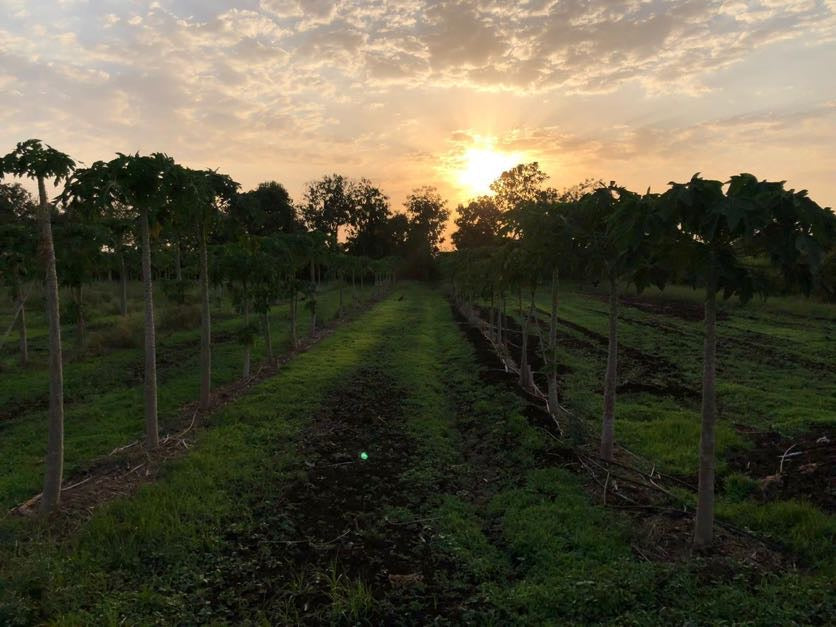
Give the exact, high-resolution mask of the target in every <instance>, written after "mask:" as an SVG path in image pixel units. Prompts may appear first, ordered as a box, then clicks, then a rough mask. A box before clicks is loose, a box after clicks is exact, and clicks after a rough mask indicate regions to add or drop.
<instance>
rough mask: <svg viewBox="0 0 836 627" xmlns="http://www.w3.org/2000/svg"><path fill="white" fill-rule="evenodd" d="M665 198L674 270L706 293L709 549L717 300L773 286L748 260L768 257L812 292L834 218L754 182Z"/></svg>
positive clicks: (686, 189)
mask: <svg viewBox="0 0 836 627" xmlns="http://www.w3.org/2000/svg"><path fill="white" fill-rule="evenodd" d="M670 186H671V188H670V189H669V190H668V191H667V192H665V193H664V194H663V195H662V196H661V198H660V208H661V216H662V217H663V219H664V221H665V223H666V224H667V225H668V227H669V234H670V237H671V238H673V239H674V240H675V242H676V245H675V246H673V247H669V250H670V252H671V256H670V259H669V261H670V263H671V264H672V265H674V266H675V267H676V268H678V269H679V270H680V274H681V276H682V277H683V278H684V279H685V280H686V281H688V282H689V283H691V285H693V286H694V287H697V286H700V287H702V289H703V290H704V294H705V297H704V298H705V300H704V312H705V315H704V325H705V329H704V343H703V380H702V408H701V428H700V446H699V485H698V496H697V512H696V520H695V527H694V544H695V546H697V547H699V548H704V547H708V546H710V545H711V543H712V541H713V534H714V482H715V462H716V460H715V456H716V455H715V430H716V422H717V392H716V369H717V295H718V293H722V294H723V296H724V298H729V297H731V296H734V295H737V296H738V297H739V298H740V299H741V300H743V301H746V300H748V299H750V298H751V297H752V295H753V294H754V293H755V292H756V291H760V290H763V289H765V288H766V287H767V283H766V282H765V281H763V280H761V277H760V276H759V275H758V271H757V270H756V269H755V268H753V267H752V265H751V264H747V263H746V259H747V258H750V257H752V256H757V255H761V256H766V257H767V258H768V259H769V260H770V262H771V263H772V264H773V265H775V266H776V267H778V268H779V269H780V270H781V272H782V274H783V275H784V277H785V279H786V281H787V282H788V284H794V285H797V286H799V287H801V288H802V289H803V290H809V289H810V287H811V286H812V282H813V280H812V277H813V275H814V274H815V272H816V270H817V266H818V263H819V261H820V258H821V254H822V250H823V249H824V247H826V246H827V245H829V242H831V241H832V239H833V236H834V232H836V226H835V225H834V224H835V223H836V220H835V219H834V216H833V212H832V211H830V210H829V209H822V208H821V207H819V206H818V205H817V204H816V203H815V202H813V201H812V200H811V199H810V198H809V197H808V196H807V195H806V192H794V191H792V190H784V188H783V183H770V182H766V181H758V180H757V179H756V178H755V177H754V176H752V175H751V174H740V175H737V176H733V177H731V180H730V181H729V182H728V183H727V184H726V183H723V182H722V181H717V180H709V179H703V178H701V177H700V176H699V174H695V175H694V176H693V177H692V178H691V180H690V181H688V182H687V183H671V184H670Z"/></svg>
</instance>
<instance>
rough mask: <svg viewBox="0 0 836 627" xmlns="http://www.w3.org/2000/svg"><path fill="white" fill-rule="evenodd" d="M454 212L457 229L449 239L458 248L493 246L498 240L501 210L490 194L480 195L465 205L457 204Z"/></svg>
mask: <svg viewBox="0 0 836 627" xmlns="http://www.w3.org/2000/svg"><path fill="white" fill-rule="evenodd" d="M456 214H457V216H456V219H455V224H456V226H457V227H458V230H457V231H456V232H455V233H453V235H452V236H451V239H452V240H453V244H454V245H455V246H456V248H457V249H458V250H462V249H464V248H476V247H478V246H493V245H495V244H496V243H497V241H498V240H499V238H500V229H501V226H502V225H501V222H500V219H501V217H502V212H501V211H500V210H499V207H498V206H497V204H496V200H494V199H493V198H491V197H490V196H480V197H479V198H476V199H474V200H471V201H470V202H468V203H467V205H459V206H458V208H457V209H456Z"/></svg>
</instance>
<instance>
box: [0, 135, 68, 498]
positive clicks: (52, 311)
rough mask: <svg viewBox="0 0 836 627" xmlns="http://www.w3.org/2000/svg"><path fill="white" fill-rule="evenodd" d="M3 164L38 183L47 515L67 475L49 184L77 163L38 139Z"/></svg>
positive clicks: (5, 169) (1, 169)
mask: <svg viewBox="0 0 836 627" xmlns="http://www.w3.org/2000/svg"><path fill="white" fill-rule="evenodd" d="M0 163H1V164H2V165H1V166H0V176H1V175H2V173H7V174H11V175H13V176H18V177H28V178H32V179H35V180H36V181H37V184H38V200H39V204H38V224H39V226H40V230H41V243H40V250H41V255H42V256H43V264H44V268H45V271H46V283H45V296H46V310H47V311H46V314H47V316H46V317H47V321H48V325H49V430H48V436H47V453H46V472H45V477H44V490H43V497H42V498H41V511H42V512H43V513H47V514H48V513H50V512H52V511H53V510H55V509H56V508H57V507H58V506H59V503H60V499H61V481H62V478H63V473H64V372H63V365H62V353H61V314H60V306H59V300H58V275H57V273H56V269H55V246H54V243H53V239H52V206H51V205H50V203H49V199H48V198H47V193H46V181H47V180H52V181H54V183H55V184H56V185H58V184H59V183H60V182H61V181H63V180H66V179H67V177H69V176H70V174H71V173H72V172H73V170H74V169H75V161H73V160H72V159H71V158H70V157H69V156H68V155H66V154H64V153H63V152H60V151H59V150H56V149H55V148H53V147H52V146H49V145H47V144H43V143H41V141H40V140H39V139H29V140H26V141H24V142H21V143H19V144H17V146H16V147H15V149H14V150H12V151H11V152H10V153H8V154H7V155H6V156H5V157H3V159H2V162H0Z"/></svg>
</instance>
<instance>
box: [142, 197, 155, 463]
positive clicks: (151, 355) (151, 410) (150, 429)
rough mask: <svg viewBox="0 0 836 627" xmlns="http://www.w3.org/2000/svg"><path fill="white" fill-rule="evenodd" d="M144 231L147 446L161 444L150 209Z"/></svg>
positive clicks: (144, 221) (143, 219) (144, 212)
mask: <svg viewBox="0 0 836 627" xmlns="http://www.w3.org/2000/svg"><path fill="white" fill-rule="evenodd" d="M140 222H141V225H140V226H141V229H142V287H143V292H144V297H145V445H146V446H147V447H148V448H156V447H157V446H158V445H159V443H160V433H159V424H158V421H157V338H156V331H155V329H154V282H153V278H152V274H151V272H152V269H151V234H150V229H149V226H148V210H147V209H143V210H142V215H141V216H140Z"/></svg>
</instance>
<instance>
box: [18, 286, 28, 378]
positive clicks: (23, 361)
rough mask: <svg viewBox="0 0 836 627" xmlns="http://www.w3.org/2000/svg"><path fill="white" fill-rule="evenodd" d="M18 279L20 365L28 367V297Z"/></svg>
mask: <svg viewBox="0 0 836 627" xmlns="http://www.w3.org/2000/svg"><path fill="white" fill-rule="evenodd" d="M16 281H17V303H18V308H19V309H20V320H19V321H18V325H19V326H18V329H19V331H20V365H21V366H23V367H26V365H27V364H28V363H29V340H28V338H27V336H26V297H25V296H24V295H23V285H22V284H21V282H20V278H19V277H17V278H16Z"/></svg>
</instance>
